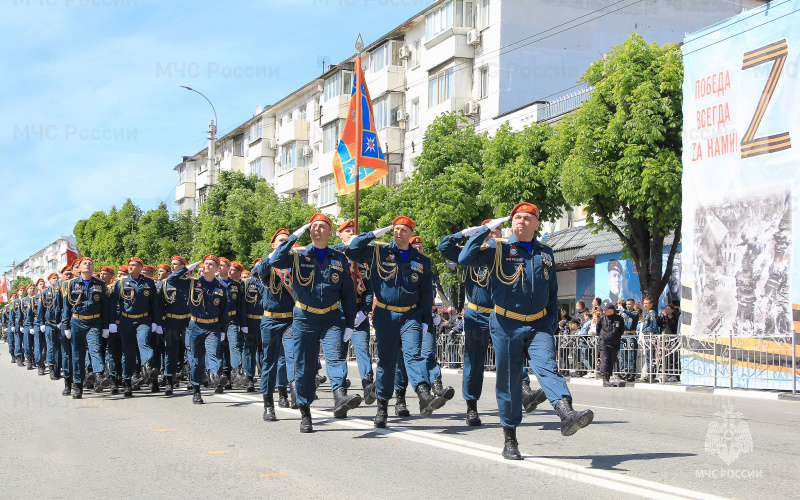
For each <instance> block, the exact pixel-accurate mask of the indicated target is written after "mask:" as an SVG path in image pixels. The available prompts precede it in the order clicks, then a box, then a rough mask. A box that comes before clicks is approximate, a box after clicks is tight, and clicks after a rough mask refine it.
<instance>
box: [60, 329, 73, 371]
mask: <svg viewBox="0 0 800 500" xmlns="http://www.w3.org/2000/svg"><path fill="white" fill-rule="evenodd" d="M60 333H61V360H62V363H63V364H62V366H61V374H62V375H63V377H64V378H66V379H70V378H72V339H68V338H67V337H65V336H64V330H60ZM70 334H71V332H70Z"/></svg>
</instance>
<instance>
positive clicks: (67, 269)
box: [61, 264, 72, 273]
mask: <svg viewBox="0 0 800 500" xmlns="http://www.w3.org/2000/svg"><path fill="white" fill-rule="evenodd" d="M71 269H72V266H70V265H69V264H68V265H66V266H64V267H62V268H61V272H62V273H65V272H67V271H69V270H71Z"/></svg>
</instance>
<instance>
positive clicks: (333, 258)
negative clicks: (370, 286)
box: [270, 235, 356, 328]
mask: <svg viewBox="0 0 800 500" xmlns="http://www.w3.org/2000/svg"><path fill="white" fill-rule="evenodd" d="M295 241H297V236H295V235H291V236H289V237H288V238H287V239H286V240H284V241H283V243H281V244H280V246H279V247H278V248H276V249H275V251H274V252H273V254H272V258H271V259H270V265H271V266H272V267H276V268H278V269H285V268H291V270H292V272H291V274H292V291H293V292H294V296H295V299H296V300H297V302H299V303H300V304H304V305H306V306H308V307H314V308H316V309H327V308H328V307H330V306H332V305H334V304H336V303H337V302H339V307H340V308H341V311H339V310H336V309H334V310H332V311H330V312H328V313H326V314H324V315H321V316H320V315H310V316H309V315H308V314H307V312H306V311H302V313H297V312H295V318H315V319H314V320H315V321H322V320H324V319H332V318H334V317H339V316H341V315H342V314H343V313H344V322H345V328H353V323H354V322H355V319H356V295H355V290H354V289H353V278H351V277H350V269H349V267H348V263H347V257H345V255H344V254H343V253H342V252H339V251H338V250H334V249H333V248H330V247H329V248H328V250H327V253H326V254H325V258H324V260H323V261H322V262H320V260H319V258H318V257H317V254H316V252H314V250H313V247H312V246H308V247H307V248H294V249H293V248H292V245H294V242H295Z"/></svg>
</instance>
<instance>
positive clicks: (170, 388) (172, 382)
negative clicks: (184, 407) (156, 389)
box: [164, 375, 175, 396]
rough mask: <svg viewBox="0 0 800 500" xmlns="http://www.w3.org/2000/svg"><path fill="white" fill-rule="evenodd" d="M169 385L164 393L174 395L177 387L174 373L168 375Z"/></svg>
mask: <svg viewBox="0 0 800 500" xmlns="http://www.w3.org/2000/svg"><path fill="white" fill-rule="evenodd" d="M166 379H167V385H166V386H165V388H164V395H165V396H172V393H173V391H174V388H175V378H174V377H173V376H172V375H167V377H166Z"/></svg>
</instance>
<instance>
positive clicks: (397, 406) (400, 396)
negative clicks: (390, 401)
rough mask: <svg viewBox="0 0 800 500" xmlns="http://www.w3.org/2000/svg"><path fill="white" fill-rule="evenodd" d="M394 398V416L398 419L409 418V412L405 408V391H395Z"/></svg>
mask: <svg viewBox="0 0 800 500" xmlns="http://www.w3.org/2000/svg"><path fill="white" fill-rule="evenodd" d="M394 398H395V401H394V414H395V415H397V416H398V417H410V416H411V412H410V411H408V407H407V406H406V390H405V389H397V390H396V391H395V392H394Z"/></svg>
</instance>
